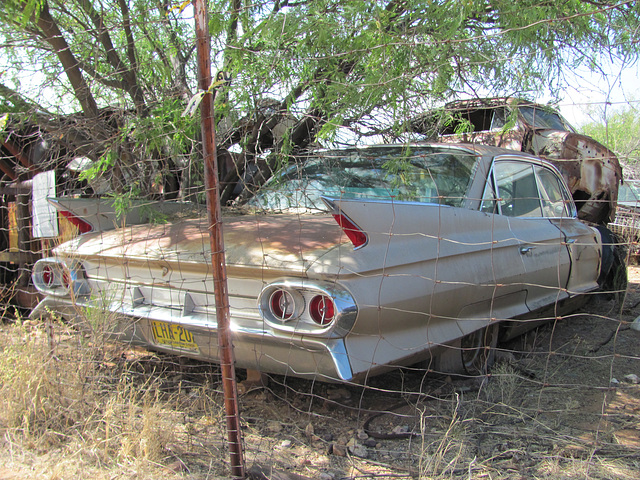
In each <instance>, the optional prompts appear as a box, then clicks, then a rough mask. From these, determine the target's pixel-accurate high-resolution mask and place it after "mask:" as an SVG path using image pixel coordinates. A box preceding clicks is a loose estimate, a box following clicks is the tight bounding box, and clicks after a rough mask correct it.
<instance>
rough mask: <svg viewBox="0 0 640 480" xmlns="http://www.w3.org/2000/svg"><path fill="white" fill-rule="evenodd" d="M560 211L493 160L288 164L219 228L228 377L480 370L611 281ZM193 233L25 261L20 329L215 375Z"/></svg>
mask: <svg viewBox="0 0 640 480" xmlns="http://www.w3.org/2000/svg"><path fill="white" fill-rule="evenodd" d="M576 213H577V212H576V207H575V204H574V202H573V200H572V198H571V195H570V193H569V190H568V188H567V186H566V184H565V182H564V180H563V179H562V175H561V174H560V172H559V171H558V170H557V169H556V168H555V167H554V166H553V165H552V164H550V163H549V162H547V161H544V160H541V159H539V158H537V157H534V156H532V155H528V154H523V153H519V152H514V151H509V150H504V149H500V148H495V147H488V146H481V145H442V144H415V145H383V146H371V147H363V148H352V149H345V150H336V151H320V152H313V153H311V154H309V155H308V157H306V158H299V159H297V160H296V161H295V162H293V163H291V164H290V165H289V166H288V167H287V168H285V169H284V170H283V171H282V173H280V174H279V175H276V176H275V177H273V178H272V179H271V180H270V182H269V183H268V184H267V185H265V187H264V188H263V189H262V190H261V191H260V192H259V193H258V194H257V195H256V196H255V197H253V198H252V199H251V200H250V201H249V202H248V204H247V205H245V206H244V207H243V209H242V211H241V212H239V213H238V212H236V213H231V214H229V215H228V216H226V217H225V218H224V223H223V229H224V241H225V249H226V252H225V254H226V262H227V275H228V290H229V297H230V298H229V302H230V314H231V330H232V335H233V342H234V352H235V359H236V365H237V367H239V368H246V369H254V370H260V371H263V372H270V373H275V374H282V375H293V376H298V377H306V378H314V379H319V380H323V381H330V382H361V381H365V380H366V379H367V378H368V377H369V376H372V375H375V374H378V373H381V372H383V371H386V370H388V369H390V368H394V367H397V366H400V365H412V364H415V363H417V362H423V365H425V366H427V367H428V368H431V369H434V370H447V371H449V370H451V371H460V372H466V373H469V374H478V373H482V372H484V371H485V370H486V366H487V364H488V363H489V362H490V361H491V357H492V352H493V348H494V347H495V346H496V343H497V341H498V337H499V336H501V337H502V338H506V337H509V336H512V335H515V334H517V333H518V332H519V331H521V330H522V329H523V328H527V327H528V326H529V324H530V323H529V322H530V321H531V320H532V319H539V318H542V317H544V316H545V315H546V314H547V313H548V311H550V312H551V317H552V318H556V317H557V316H558V315H560V314H561V313H562V312H563V311H564V310H567V309H570V308H575V305H576V304H577V303H578V302H580V301H582V299H584V298H585V295H584V294H586V293H589V292H594V291H596V290H598V289H599V288H600V287H601V286H602V285H604V284H605V283H606V281H607V279H608V277H610V276H611V275H612V274H613V273H615V272H614V270H615V268H616V266H615V262H614V260H613V259H614V255H613V252H612V251H611V250H612V249H613V248H614V246H613V245H612V244H611V243H610V242H607V241H603V239H605V238H607V232H606V229H604V228H603V227H593V226H589V225H587V224H585V223H583V222H582V221H580V220H579V219H578V218H577V216H576ZM208 235H209V233H208V225H207V222H206V220H204V219H201V218H196V219H181V220H177V221H175V222H171V223H168V224H163V225H155V226H152V225H134V226H130V227H126V228H120V229H117V230H110V231H103V232H97V233H86V234H83V235H80V236H79V237H77V238H75V239H73V240H71V241H69V242H67V243H64V244H62V245H60V246H58V247H57V248H56V249H55V250H54V256H53V257H51V258H46V259H43V260H40V261H38V262H37V263H36V265H35V267H34V271H33V282H34V284H35V285H36V287H37V288H38V290H39V291H40V292H41V293H42V294H43V295H44V299H43V300H42V301H41V302H40V304H39V305H38V307H37V308H36V309H34V310H33V312H32V314H31V315H32V317H39V316H42V315H47V314H48V312H51V311H52V312H55V313H57V314H58V315H60V316H61V317H63V318H65V319H67V320H69V321H80V322H82V321H84V317H85V315H87V311H89V310H92V309H93V310H96V309H97V310H98V311H99V312H105V315H106V316H105V317H104V318H108V319H109V320H108V321H107V330H108V331H109V333H110V334H112V335H114V336H116V337H117V338H119V339H121V340H123V341H127V342H131V343H134V344H138V345H143V346H146V347H148V348H150V349H154V350H159V351H165V352H172V353H179V354H183V355H187V356H190V357H195V358H199V359H204V360H208V361H214V362H215V361H217V360H218V359H219V354H218V339H217V330H216V316H215V305H214V292H213V279H212V268H211V266H210V250H209V248H210V247H209V245H210V243H209V240H208ZM92 318H95V317H92ZM424 362H427V363H426V364H425V363H424Z"/></svg>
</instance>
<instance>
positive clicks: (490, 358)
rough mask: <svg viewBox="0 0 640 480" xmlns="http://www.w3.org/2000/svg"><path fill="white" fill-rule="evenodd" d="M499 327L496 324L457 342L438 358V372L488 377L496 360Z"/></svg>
mask: <svg viewBox="0 0 640 480" xmlns="http://www.w3.org/2000/svg"><path fill="white" fill-rule="evenodd" d="M499 327H500V325H499V324H497V323H496V324H494V325H490V326H488V327H485V328H481V329H480V330H476V331H475V332H472V333H470V334H468V335H465V336H464V337H462V338H460V339H458V340H457V341H455V342H454V343H453V345H452V346H451V347H449V348H447V349H446V350H445V351H444V352H443V353H442V354H441V355H440V356H439V357H438V361H437V370H438V371H440V372H442V373H448V374H457V375H459V374H462V375H470V376H480V375H487V374H488V373H489V370H490V368H491V366H492V365H493V362H494V360H495V355H496V347H497V346H498V334H499Z"/></svg>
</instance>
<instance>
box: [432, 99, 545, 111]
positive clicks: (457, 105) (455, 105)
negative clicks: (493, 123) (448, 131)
mask: <svg viewBox="0 0 640 480" xmlns="http://www.w3.org/2000/svg"><path fill="white" fill-rule="evenodd" d="M505 105H532V106H540V107H541V106H542V105H540V104H537V103H534V102H531V101H530V100H525V99H524V98H518V97H488V98H469V99H466V100H454V101H452V102H449V103H446V104H445V106H444V108H445V110H468V109H475V108H495V107H503V106H505Z"/></svg>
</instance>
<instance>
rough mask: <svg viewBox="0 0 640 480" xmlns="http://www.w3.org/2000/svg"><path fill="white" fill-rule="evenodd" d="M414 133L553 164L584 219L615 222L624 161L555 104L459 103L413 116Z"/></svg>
mask: <svg viewBox="0 0 640 480" xmlns="http://www.w3.org/2000/svg"><path fill="white" fill-rule="evenodd" d="M410 130H411V132H412V134H413V135H416V136H417V137H414V138H413V139H414V140H416V139H418V140H425V139H428V140H430V141H438V142H445V143H458V142H465V143H466V142H469V143H479V144H483V145H493V146H497V147H503V148H508V149H512V150H517V151H522V152H528V153H531V154H533V155H536V156H539V157H541V158H544V159H546V160H549V161H551V162H552V163H553V164H554V165H555V166H556V167H557V168H558V169H559V170H560V171H561V172H562V175H563V176H564V178H565V181H566V182H567V185H568V186H569V189H570V191H571V194H572V196H573V199H574V201H575V203H576V207H577V209H578V217H579V218H580V219H581V220H585V221H588V222H593V223H596V224H599V225H606V224H607V223H609V222H612V221H613V220H614V218H615V213H616V199H617V196H618V188H619V186H620V184H621V182H622V168H621V166H620V163H619V161H618V157H617V156H616V155H615V154H614V153H613V152H612V151H611V150H609V149H608V148H607V147H606V146H604V145H602V144H601V143H599V142H597V141H596V140H594V139H593V138H591V137H589V136H586V135H581V134H579V133H577V132H576V131H575V129H574V128H573V127H572V126H571V125H570V124H569V122H567V121H566V120H565V119H564V118H563V117H562V116H561V115H560V114H559V113H558V111H557V110H556V109H554V108H553V107H551V106H549V105H540V104H537V103H534V102H531V101H528V100H524V99H521V98H514V97H494V98H474V99H468V100H456V101H453V102H450V103H447V104H446V105H445V106H444V107H442V108H439V109H434V110H431V111H429V112H427V113H424V114H421V115H419V116H417V117H415V118H413V119H412V121H411V122H410Z"/></svg>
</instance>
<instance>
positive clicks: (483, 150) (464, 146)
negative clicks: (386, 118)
mask: <svg viewBox="0 0 640 480" xmlns="http://www.w3.org/2000/svg"><path fill="white" fill-rule="evenodd" d="M425 147H426V148H429V149H432V150H433V151H434V152H443V153H444V152H460V153H467V154H472V155H475V156H482V157H484V156H486V157H498V156H503V155H504V156H516V157H522V158H526V159H529V160H538V161H541V162H542V163H545V164H551V163H550V162H548V161H545V160H543V159H541V158H539V157H536V156H535V155H531V154H529V153H526V152H521V151H518V150H509V149H506V148H502V147H495V146H491V145H483V144H478V143H439V142H411V143H382V144H373V145H363V146H357V147H348V148H340V149H327V150H318V151H313V152H310V155H314V154H315V153H322V152H327V153H328V152H331V153H336V154H339V153H340V152H349V151H366V150H376V149H397V148H425Z"/></svg>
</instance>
